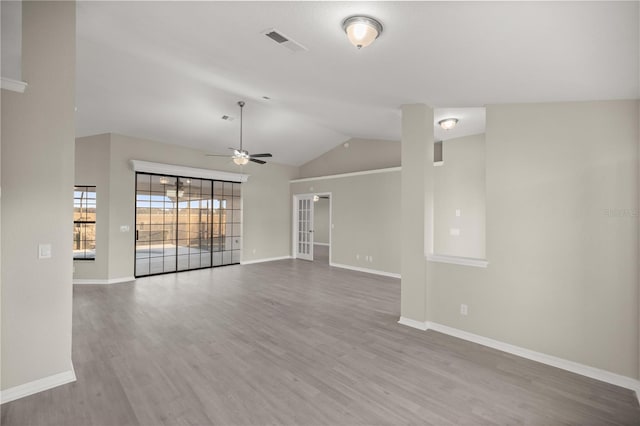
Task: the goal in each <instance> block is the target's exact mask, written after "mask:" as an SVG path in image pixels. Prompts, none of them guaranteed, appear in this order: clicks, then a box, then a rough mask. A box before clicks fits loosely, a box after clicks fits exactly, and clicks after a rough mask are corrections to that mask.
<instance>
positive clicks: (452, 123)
mask: <svg viewBox="0 0 640 426" xmlns="http://www.w3.org/2000/svg"><path fill="white" fill-rule="evenodd" d="M438 124H439V125H440V127H442V128H443V129H444V130H451V129H453V128H454V127H456V124H458V119H457V118H445V119H442V120H440V121H438Z"/></svg>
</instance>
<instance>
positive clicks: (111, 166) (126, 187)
mask: <svg viewBox="0 0 640 426" xmlns="http://www.w3.org/2000/svg"><path fill="white" fill-rule="evenodd" d="M77 145H78V146H79V147H81V148H79V152H82V155H83V158H86V156H90V157H97V156H100V155H103V154H104V151H105V146H106V147H107V148H106V150H107V152H108V161H105V164H108V168H93V169H92V170H91V171H89V170H85V172H84V173H85V174H84V176H89V177H91V179H94V180H95V181H96V182H104V181H105V179H106V180H107V181H108V185H107V186H108V196H107V195H103V196H102V197H100V195H98V210H99V211H100V206H102V205H104V204H102V201H101V200H104V199H105V198H107V199H108V208H109V211H108V214H107V216H106V219H105V216H100V218H101V219H100V220H101V224H99V225H98V232H100V234H99V235H98V241H97V248H96V253H97V254H96V255H97V256H98V251H99V252H101V253H102V255H103V256H104V254H105V251H106V257H107V259H108V268H107V278H106V279H109V280H119V279H124V278H127V277H132V276H133V274H134V245H135V238H134V233H133V230H134V229H135V205H134V200H135V173H134V172H133V169H132V167H131V164H130V160H132V159H135V160H144V161H151V162H156V163H165V164H175V165H180V166H187V167H196V168H205V169H212V170H221V171H230V172H236V173H246V174H249V175H250V177H249V180H248V182H247V183H244V184H242V197H243V250H242V261H251V260H258V259H265V258H273V257H282V256H289V255H290V241H291V229H290V226H289V223H290V220H291V218H290V217H291V208H290V199H289V197H290V193H289V181H290V180H291V179H292V178H293V177H295V176H296V174H297V168H295V167H289V166H283V165H279V164H276V163H268V164H266V165H257V164H253V163H249V164H248V165H247V166H244V167H243V168H241V167H238V166H236V165H235V164H233V163H232V162H231V160H230V159H226V158H216V157H207V156H206V155H205V153H204V152H201V151H197V150H193V149H189V148H184V147H180V146H177V145H170V144H166V143H161V142H156V141H150V140H145V139H138V138H133V137H128V136H123V135H118V134H108V135H100V136H92V137H89V138H79V139H78V141H77ZM78 161H81V159H80V158H79V159H78ZM103 185H105V184H104V183H103ZM98 192H99V193H100V190H99V189H98ZM103 219H105V220H106V222H107V224H106V225H105V221H104V220H103ZM100 225H102V226H100ZM121 225H126V226H129V228H130V232H121V231H120V227H121ZM105 227H106V230H105ZM103 232H106V236H104V237H103V234H102V233H103ZM76 263H78V262H76ZM97 266H99V265H98V263H97V262H96V267H97ZM79 272H80V270H79V269H78V268H77V269H76V278H86V279H105V278H103V275H102V272H101V270H98V268H94V270H93V271H86V270H84V271H82V272H83V275H79ZM94 274H95V275H94Z"/></svg>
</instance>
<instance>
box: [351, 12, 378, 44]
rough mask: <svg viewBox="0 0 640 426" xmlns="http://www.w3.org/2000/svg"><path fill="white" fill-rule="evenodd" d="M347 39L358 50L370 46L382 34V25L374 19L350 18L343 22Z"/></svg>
mask: <svg viewBox="0 0 640 426" xmlns="http://www.w3.org/2000/svg"><path fill="white" fill-rule="evenodd" d="M342 29H343V30H344V32H345V33H347V38H348V39H349V41H350V42H351V44H353V45H354V46H355V47H357V48H358V49H361V48H363V47H367V46H369V45H370V44H371V43H373V41H374V40H375V39H377V38H378V37H380V34H382V24H381V23H380V22H379V21H378V20H376V19H373V18H370V17H368V16H362V15H355V16H350V17H348V18H347V19H345V20H344V21H343V22H342Z"/></svg>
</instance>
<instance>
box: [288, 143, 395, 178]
mask: <svg viewBox="0 0 640 426" xmlns="http://www.w3.org/2000/svg"><path fill="white" fill-rule="evenodd" d="M345 144H346V145H348V146H345ZM400 162H401V161H400V142H398V141H386V140H378V139H357V138H353V139H349V140H348V141H346V143H345V142H343V143H341V144H340V145H338V146H336V147H335V148H333V149H331V150H329V151H327V152H325V153H324V154H322V155H321V156H319V157H318V158H315V159H313V160H311V161H309V162H308V163H306V164H303V165H302V166H300V177H301V178H305V177H317V176H328V175H337V174H340V173H350V172H360V171H364V170H377V169H385V168H390V167H398V166H400Z"/></svg>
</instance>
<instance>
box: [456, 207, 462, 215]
mask: <svg viewBox="0 0 640 426" xmlns="http://www.w3.org/2000/svg"><path fill="white" fill-rule="evenodd" d="M461 215H462V211H460V209H456V217H460V216H461Z"/></svg>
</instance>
